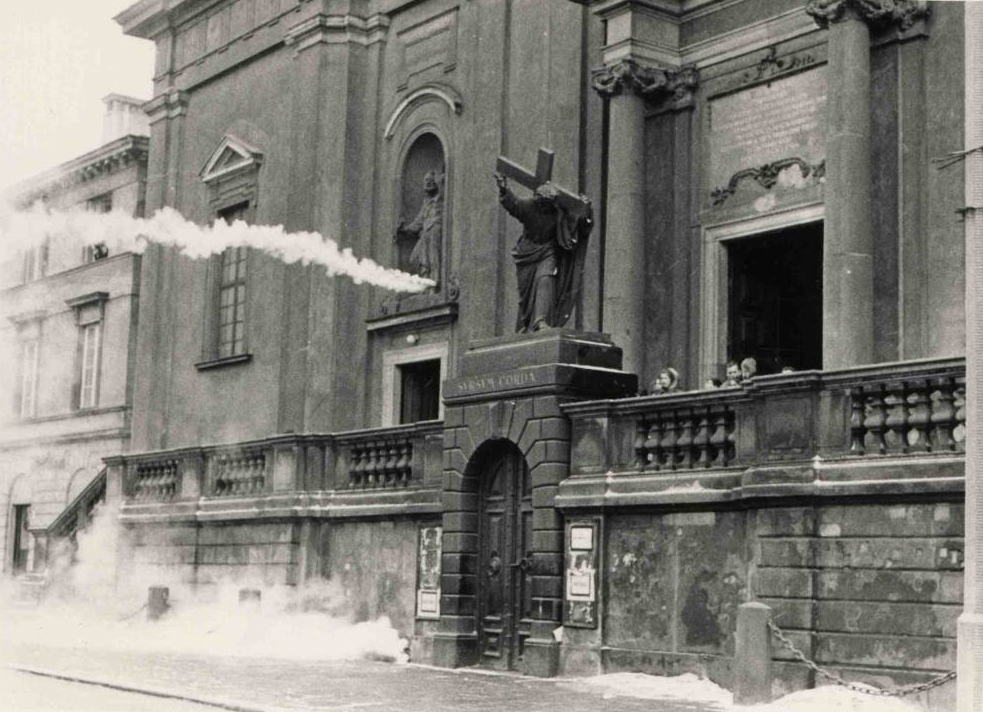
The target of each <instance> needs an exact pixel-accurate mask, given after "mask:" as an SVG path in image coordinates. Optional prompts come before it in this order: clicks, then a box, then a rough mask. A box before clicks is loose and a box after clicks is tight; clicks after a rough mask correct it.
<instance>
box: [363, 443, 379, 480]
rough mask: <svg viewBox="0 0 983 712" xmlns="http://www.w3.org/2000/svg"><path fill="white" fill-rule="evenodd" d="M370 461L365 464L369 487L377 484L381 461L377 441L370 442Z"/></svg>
mask: <svg viewBox="0 0 983 712" xmlns="http://www.w3.org/2000/svg"><path fill="white" fill-rule="evenodd" d="M368 454H369V456H368V461H367V462H366V464H365V480H366V485H367V486H368V487H375V486H376V476H377V466H378V462H379V449H378V447H377V446H376V444H375V443H371V442H370V443H369V447H368Z"/></svg>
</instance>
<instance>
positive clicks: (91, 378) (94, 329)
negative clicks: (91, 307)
mask: <svg viewBox="0 0 983 712" xmlns="http://www.w3.org/2000/svg"><path fill="white" fill-rule="evenodd" d="M79 338H80V339H81V350H82V355H81V359H80V364H81V368H82V373H81V378H80V388H79V408H95V407H96V405H97V404H98V400H99V342H100V341H101V338H102V323H101V322H98V321H97V322H95V323H94V324H86V325H84V326H82V328H81V332H80V336H79Z"/></svg>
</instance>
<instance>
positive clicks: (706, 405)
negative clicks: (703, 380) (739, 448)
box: [635, 399, 735, 471]
mask: <svg viewBox="0 0 983 712" xmlns="http://www.w3.org/2000/svg"><path fill="white" fill-rule="evenodd" d="M734 422H735V411H734V408H733V407H732V406H731V405H730V404H729V403H728V402H727V401H726V400H725V399H721V400H707V399H701V401H700V402H698V403H696V404H689V405H680V404H678V403H657V404H655V407H654V408H653V409H652V410H651V411H650V412H647V413H645V414H644V415H641V416H640V417H638V418H636V420H635V432H636V435H635V453H636V455H637V460H636V462H637V465H638V468H639V469H642V470H656V471H659V470H688V469H694V468H708V467H725V466H727V465H728V464H729V463H730V462H731V461H732V460H733V459H734V438H735V433H734Z"/></svg>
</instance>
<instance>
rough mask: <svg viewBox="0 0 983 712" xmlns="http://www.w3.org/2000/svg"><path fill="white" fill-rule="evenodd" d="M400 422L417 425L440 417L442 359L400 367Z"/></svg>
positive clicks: (405, 364) (406, 364)
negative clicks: (422, 421)
mask: <svg viewBox="0 0 983 712" xmlns="http://www.w3.org/2000/svg"><path fill="white" fill-rule="evenodd" d="M399 379H400V388H399V394H400V398H399V401H400V402H399V422H400V423H416V422H419V421H421V420H436V419H437V418H439V417H440V415H439V414H440V359H439V358H438V359H432V360H427V361H417V362H415V363H404V364H401V365H400V366H399Z"/></svg>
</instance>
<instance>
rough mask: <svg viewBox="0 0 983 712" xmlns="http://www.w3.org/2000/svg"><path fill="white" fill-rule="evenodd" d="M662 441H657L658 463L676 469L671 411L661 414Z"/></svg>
mask: <svg viewBox="0 0 983 712" xmlns="http://www.w3.org/2000/svg"><path fill="white" fill-rule="evenodd" d="M663 418H664V420H663V423H662V441H661V442H660V443H659V450H660V453H659V454H660V458H659V464H660V465H662V466H665V467H668V468H669V469H670V470H675V469H676V418H675V414H674V413H672V412H666V413H664V414H663Z"/></svg>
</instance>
